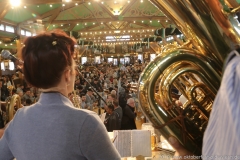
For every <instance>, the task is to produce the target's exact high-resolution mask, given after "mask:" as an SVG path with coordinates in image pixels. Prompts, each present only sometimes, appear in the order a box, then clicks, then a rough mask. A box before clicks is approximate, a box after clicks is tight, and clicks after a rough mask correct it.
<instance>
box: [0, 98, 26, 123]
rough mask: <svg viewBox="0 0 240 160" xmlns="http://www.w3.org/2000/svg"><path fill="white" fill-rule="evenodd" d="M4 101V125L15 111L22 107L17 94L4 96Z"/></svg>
mask: <svg viewBox="0 0 240 160" xmlns="http://www.w3.org/2000/svg"><path fill="white" fill-rule="evenodd" d="M5 102H6V106H5V109H6V112H5V114H4V115H5V116H4V118H3V119H4V125H6V124H7V123H8V122H10V121H11V120H12V119H13V117H14V115H15V113H16V111H17V110H18V109H19V108H21V107H22V105H21V97H20V96H19V95H17V94H14V95H12V96H9V97H8V98H6V100H5Z"/></svg>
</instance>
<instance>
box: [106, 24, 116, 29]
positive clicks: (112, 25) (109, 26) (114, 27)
mask: <svg viewBox="0 0 240 160" xmlns="http://www.w3.org/2000/svg"><path fill="white" fill-rule="evenodd" d="M104 25H105V26H107V27H108V28H109V29H112V28H111V26H109V25H108V24H107V23H105V24H104ZM112 26H113V27H114V28H115V29H116V27H115V26H114V25H112Z"/></svg>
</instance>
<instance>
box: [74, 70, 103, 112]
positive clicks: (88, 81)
mask: <svg viewBox="0 0 240 160" xmlns="http://www.w3.org/2000/svg"><path fill="white" fill-rule="evenodd" d="M79 68H80V67H78V68H77V69H76V70H77V72H78V74H79V75H80V76H81V77H82V78H83V79H84V80H85V81H86V82H87V83H88V84H89V85H90V86H91V89H92V90H93V91H94V93H96V94H97V96H98V97H100V98H101V100H102V101H103V102H104V103H105V104H106V105H107V102H106V101H105V100H104V99H103V97H102V96H100V94H99V93H98V92H97V91H96V90H95V88H94V87H93V86H92V85H91V83H90V82H89V81H88V80H87V79H86V78H85V77H84V76H83V75H82V73H81V72H80V70H79ZM100 111H101V110H100V103H99V107H98V115H100V113H101V112H100Z"/></svg>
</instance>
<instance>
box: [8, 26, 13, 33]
mask: <svg viewBox="0 0 240 160" xmlns="http://www.w3.org/2000/svg"><path fill="white" fill-rule="evenodd" d="M6 31H7V32H11V33H14V27H13V26H6Z"/></svg>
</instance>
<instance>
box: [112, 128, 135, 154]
mask: <svg viewBox="0 0 240 160" xmlns="http://www.w3.org/2000/svg"><path fill="white" fill-rule="evenodd" d="M113 137H114V139H115V138H116V139H115V141H114V145H115V147H116V149H117V150H118V152H119V154H120V155H121V157H131V131H130V130H121V131H113Z"/></svg>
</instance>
